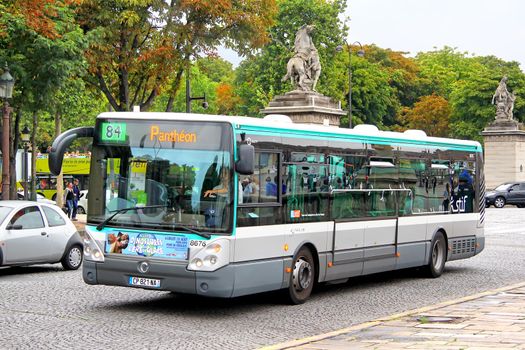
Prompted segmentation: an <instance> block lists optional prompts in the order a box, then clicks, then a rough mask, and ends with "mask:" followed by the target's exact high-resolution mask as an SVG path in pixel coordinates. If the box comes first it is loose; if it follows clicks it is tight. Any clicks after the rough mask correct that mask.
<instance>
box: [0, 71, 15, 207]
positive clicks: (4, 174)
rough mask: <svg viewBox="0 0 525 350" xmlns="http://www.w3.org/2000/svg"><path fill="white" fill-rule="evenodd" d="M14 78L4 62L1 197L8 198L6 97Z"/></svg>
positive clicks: (0, 88) (0, 87) (1, 78)
mask: <svg viewBox="0 0 525 350" xmlns="http://www.w3.org/2000/svg"><path fill="white" fill-rule="evenodd" d="M14 85H15V79H14V78H13V77H12V76H11V74H9V68H8V67H7V62H6V64H5V68H4V73H3V74H2V75H1V76H0V98H1V99H3V100H4V108H3V109H2V117H3V118H2V119H3V122H2V199H4V200H7V199H9V190H10V169H9V168H10V164H9V147H10V145H9V130H10V125H9V113H10V112H11V108H10V107H9V102H8V101H7V99H9V98H11V97H12V96H13V87H14Z"/></svg>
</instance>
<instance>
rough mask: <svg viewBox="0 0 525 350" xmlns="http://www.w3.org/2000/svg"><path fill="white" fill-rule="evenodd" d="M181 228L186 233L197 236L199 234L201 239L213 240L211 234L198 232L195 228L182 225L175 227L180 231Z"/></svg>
mask: <svg viewBox="0 0 525 350" xmlns="http://www.w3.org/2000/svg"><path fill="white" fill-rule="evenodd" d="M179 227H180V228H182V229H183V230H185V231H188V232H191V233H195V234H197V235H199V236H201V237H204V238H206V239H210V238H211V235H210V234H209V233H206V232H201V231H198V230H196V229H194V228H193V227H190V226H186V225H181V224H178V225H174V228H175V229H178V228H179Z"/></svg>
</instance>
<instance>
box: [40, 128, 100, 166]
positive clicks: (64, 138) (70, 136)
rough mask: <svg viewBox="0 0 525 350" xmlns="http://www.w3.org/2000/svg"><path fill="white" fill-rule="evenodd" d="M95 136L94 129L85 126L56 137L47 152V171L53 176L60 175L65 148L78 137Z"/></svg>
mask: <svg viewBox="0 0 525 350" xmlns="http://www.w3.org/2000/svg"><path fill="white" fill-rule="evenodd" d="M94 135H95V128H94V127H92V126H85V127H80V128H75V129H71V130H68V131H66V132H64V133H62V134H60V135H58V136H57V138H56V139H55V141H53V145H52V146H51V152H49V159H48V163H49V171H50V172H51V173H52V174H53V175H58V174H60V171H61V170H62V161H63V160H64V153H65V152H66V148H67V147H68V146H69V145H70V144H71V142H73V141H75V140H76V139H77V138H79V137H93V136H94Z"/></svg>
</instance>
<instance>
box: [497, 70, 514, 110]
mask: <svg viewBox="0 0 525 350" xmlns="http://www.w3.org/2000/svg"><path fill="white" fill-rule="evenodd" d="M507 80H508V78H507V77H506V76H504V77H503V78H501V81H500V82H499V85H498V88H497V89H496V92H495V93H494V96H492V104H495V105H496V119H512V112H513V110H514V101H515V100H516V96H515V95H514V94H513V93H511V92H509V90H507Z"/></svg>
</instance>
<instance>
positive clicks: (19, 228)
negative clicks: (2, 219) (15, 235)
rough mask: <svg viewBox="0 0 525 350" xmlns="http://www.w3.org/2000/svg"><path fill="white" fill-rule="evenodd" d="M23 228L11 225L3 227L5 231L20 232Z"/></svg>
mask: <svg viewBox="0 0 525 350" xmlns="http://www.w3.org/2000/svg"><path fill="white" fill-rule="evenodd" d="M22 228H23V226H22V225H12V224H9V225H7V226H6V227H5V229H6V230H21V229H22Z"/></svg>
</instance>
